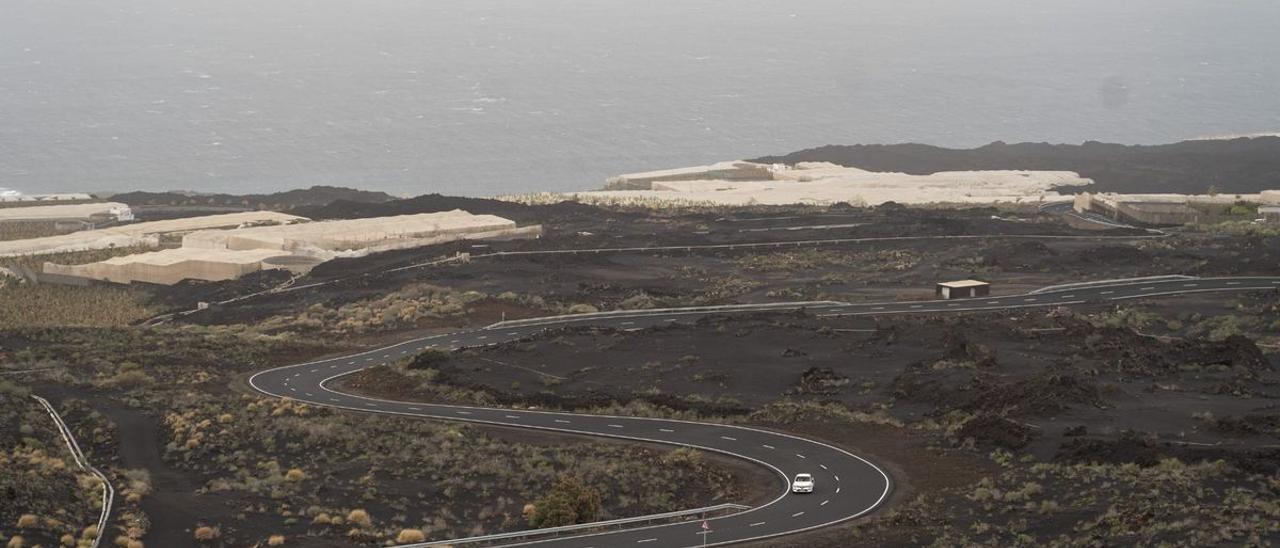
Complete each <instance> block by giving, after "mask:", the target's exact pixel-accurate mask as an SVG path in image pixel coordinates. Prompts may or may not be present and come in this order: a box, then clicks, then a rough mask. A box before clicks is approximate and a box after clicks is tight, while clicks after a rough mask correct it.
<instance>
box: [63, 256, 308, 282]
mask: <svg viewBox="0 0 1280 548" xmlns="http://www.w3.org/2000/svg"><path fill="white" fill-rule="evenodd" d="M281 255H288V253H283V252H280V251H272V250H264V249H258V250H247V251H227V250H224V249H182V248H179V249H165V250H161V251H152V252H149V253H138V254H135V255H128V256H125V257H115V258H112V259H107V260H105V261H102V262H97V263H92V264H85V265H59V264H53V263H45V265H44V273H45V274H57V275H61V276H74V277H77V278H88V279H92V280H100V281H105V282H115V283H125V284H127V283H133V282H147V283H153V284H164V285H172V284H176V283H178V282H180V281H182V280H186V279H192V280H205V281H211V282H216V281H222V280H234V279H236V278H239V277H241V276H244V275H245V274H249V273H251V272H257V271H259V270H262V268H263V261H265V260H267V259H272V258H275V257H278V256H281Z"/></svg>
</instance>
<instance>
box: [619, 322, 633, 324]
mask: <svg viewBox="0 0 1280 548" xmlns="http://www.w3.org/2000/svg"><path fill="white" fill-rule="evenodd" d="M635 324H636V322H622V323H620V324H618V325H635Z"/></svg>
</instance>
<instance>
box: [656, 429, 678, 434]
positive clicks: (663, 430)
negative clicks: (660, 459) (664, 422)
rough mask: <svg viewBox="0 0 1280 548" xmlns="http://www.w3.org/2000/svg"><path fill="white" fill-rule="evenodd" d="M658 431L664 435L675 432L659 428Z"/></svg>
mask: <svg viewBox="0 0 1280 548" xmlns="http://www.w3.org/2000/svg"><path fill="white" fill-rule="evenodd" d="M658 431H659V432H666V433H668V434H670V433H672V432H675V430H672V429H670V428H659V429H658Z"/></svg>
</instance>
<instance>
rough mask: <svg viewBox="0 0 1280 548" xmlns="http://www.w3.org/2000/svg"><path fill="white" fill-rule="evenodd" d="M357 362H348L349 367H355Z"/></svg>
mask: <svg viewBox="0 0 1280 548" xmlns="http://www.w3.org/2000/svg"><path fill="white" fill-rule="evenodd" d="M355 364H356V362H347V365H355Z"/></svg>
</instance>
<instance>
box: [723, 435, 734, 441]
mask: <svg viewBox="0 0 1280 548" xmlns="http://www.w3.org/2000/svg"><path fill="white" fill-rule="evenodd" d="M720 439H722V440H729V441H738V438H731V437H729V436H720Z"/></svg>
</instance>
